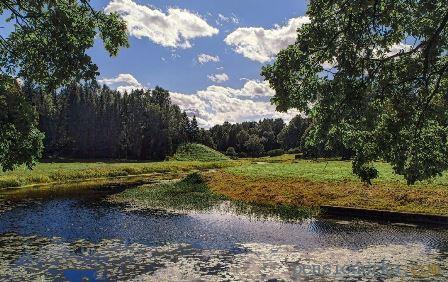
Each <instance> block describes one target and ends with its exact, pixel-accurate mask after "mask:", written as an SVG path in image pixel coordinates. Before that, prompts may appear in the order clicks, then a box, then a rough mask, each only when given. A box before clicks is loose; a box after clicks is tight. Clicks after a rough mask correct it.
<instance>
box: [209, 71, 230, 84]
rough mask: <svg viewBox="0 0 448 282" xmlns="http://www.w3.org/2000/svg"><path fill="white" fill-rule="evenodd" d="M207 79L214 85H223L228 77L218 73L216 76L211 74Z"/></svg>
mask: <svg viewBox="0 0 448 282" xmlns="http://www.w3.org/2000/svg"><path fill="white" fill-rule="evenodd" d="M208 79H210V80H211V81H213V82H215V83H223V82H226V81H227V80H229V76H228V75H227V74H226V73H218V74H212V75H209V76H208Z"/></svg>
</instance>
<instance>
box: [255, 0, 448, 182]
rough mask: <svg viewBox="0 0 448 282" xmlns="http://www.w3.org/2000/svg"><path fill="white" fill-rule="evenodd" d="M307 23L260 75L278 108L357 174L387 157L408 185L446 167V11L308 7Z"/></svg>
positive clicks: (421, 6) (357, 0) (335, 4)
mask: <svg viewBox="0 0 448 282" xmlns="http://www.w3.org/2000/svg"><path fill="white" fill-rule="evenodd" d="M307 14H308V16H309V17H310V20H311V23H310V24H307V25H305V26H304V27H303V28H302V29H300V30H299V31H298V39H297V42H296V43H295V44H293V45H291V46H289V47H288V48H287V49H285V50H283V51H281V52H280V53H279V54H278V56H277V58H276V60H275V62H274V63H273V64H272V65H269V66H266V67H265V68H264V69H263V72H262V73H263V75H264V77H265V78H266V79H267V80H268V81H269V82H270V84H271V86H272V87H273V88H274V89H275V90H276V95H275V97H274V98H273V99H272V101H273V103H275V104H276V105H277V108H278V110H281V111H284V110H287V109H289V108H297V109H300V110H302V111H304V112H305V113H307V114H308V115H309V116H310V117H311V118H312V119H313V124H314V126H315V128H314V129H313V131H314V134H311V135H309V136H310V138H314V140H308V141H309V142H322V140H325V142H326V143H327V145H328V146H331V143H332V142H333V141H334V140H337V141H338V142H343V143H344V146H346V147H347V148H349V149H351V150H353V151H354V153H355V155H354V159H353V170H354V172H355V173H356V174H357V175H359V176H360V177H361V179H362V180H364V181H366V182H369V183H370V181H371V179H373V178H375V177H377V175H378V172H377V170H376V169H375V167H374V163H373V162H374V161H376V160H384V161H386V162H388V163H390V164H391V165H392V166H393V169H394V170H395V172H396V173H397V174H400V175H403V176H404V177H405V178H406V180H407V181H408V183H409V184H413V183H415V182H416V181H420V180H424V179H428V178H431V177H434V176H437V175H439V174H441V173H442V172H443V171H445V170H446V169H447V168H448V142H447V140H448V56H447V55H448V26H447V23H448V5H447V1H442V0H439V1H423V0H344V1H339V0H311V1H310V4H309V10H308V12H307Z"/></svg>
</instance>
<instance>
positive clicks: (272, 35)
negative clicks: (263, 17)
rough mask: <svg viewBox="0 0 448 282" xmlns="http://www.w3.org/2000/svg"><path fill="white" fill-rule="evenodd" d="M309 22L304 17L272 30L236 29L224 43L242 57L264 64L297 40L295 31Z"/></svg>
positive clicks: (259, 28) (291, 20) (256, 28)
mask: <svg viewBox="0 0 448 282" xmlns="http://www.w3.org/2000/svg"><path fill="white" fill-rule="evenodd" d="M309 22H310V19H309V18H308V17H306V16H304V17H298V18H293V19H290V20H289V21H288V24H287V25H285V26H276V27H274V28H273V29H264V28H262V27H243V28H238V29H237V30H235V31H234V32H232V33H230V34H229V35H228V36H227V37H226V38H225V40H224V42H225V43H226V44H227V45H229V46H232V47H233V49H234V51H235V52H237V53H239V54H241V55H243V56H244V57H246V58H249V59H251V60H253V61H257V62H260V63H265V62H268V61H270V60H272V59H273V58H274V57H275V55H277V54H278V52H280V50H282V49H284V48H286V47H288V46H289V45H291V44H293V43H294V42H295V41H296V39H297V29H299V28H300V27H302V25H304V24H306V23H309Z"/></svg>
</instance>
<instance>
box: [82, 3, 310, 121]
mask: <svg viewBox="0 0 448 282" xmlns="http://www.w3.org/2000/svg"><path fill="white" fill-rule="evenodd" d="M92 4H93V6H95V7H96V8H97V9H104V10H106V12H118V13H120V15H122V16H123V18H124V19H125V20H126V21H127V22H128V28H129V39H130V45H131V47H130V48H128V49H123V50H122V51H121V52H120V54H119V56H118V57H114V58H111V57H109V56H108V54H107V53H106V52H105V51H104V49H103V47H102V45H101V43H100V41H98V43H97V44H96V45H95V47H94V48H93V49H91V50H90V51H89V52H90V54H91V55H92V57H93V58H94V61H95V63H97V64H98V66H99V68H100V72H101V75H100V77H99V81H100V82H102V83H104V84H108V85H109V86H111V87H112V88H118V89H120V90H123V91H124V90H125V89H132V88H139V87H144V88H154V87H155V86H161V87H163V88H165V89H168V90H169V91H170V92H172V93H173V94H172V97H173V101H174V102H175V103H178V104H179V105H180V106H181V108H183V109H184V110H186V111H187V112H188V113H189V114H190V115H193V114H194V115H197V116H198V117H199V120H200V123H201V125H202V126H205V127H209V126H211V125H213V124H216V123H222V122H223V121H224V120H229V121H231V122H240V121H244V120H257V119H261V118H264V117H282V118H285V119H289V118H291V117H292V116H293V115H294V114H297V113H296V112H292V113H290V114H279V113H275V111H274V107H272V106H271V105H269V98H270V97H271V96H272V95H273V91H272V90H271V89H269V88H268V86H267V84H266V83H264V82H263V81H262V77H261V76H260V71H261V67H262V66H263V65H264V64H267V63H269V62H270V59H271V58H272V57H274V54H275V53H276V52H278V51H279V50H280V49H281V48H284V47H286V46H287V45H288V44H291V43H292V42H293V41H294V40H295V38H296V35H295V30H296V29H297V28H298V27H300V26H301V25H302V24H303V23H306V21H307V18H306V17H305V12H306V8H307V2H306V1H302V0H181V1H166V0H164V1H163V0H154V1H152V0H111V1H104V0H94V1H93V2H92ZM200 55H202V58H203V59H204V60H202V63H200V62H199V56H200ZM207 58H208V60H207ZM218 58H219V59H218Z"/></svg>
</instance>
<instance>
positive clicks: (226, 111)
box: [171, 80, 300, 128]
mask: <svg viewBox="0 0 448 282" xmlns="http://www.w3.org/2000/svg"><path fill="white" fill-rule="evenodd" d="M274 94H275V92H274V90H272V89H271V88H270V87H269V85H268V83H267V82H259V81H254V80H249V81H247V82H246V83H245V85H244V86H243V87H242V88H239V89H235V88H230V87H222V86H216V85H213V86H209V87H208V88H207V89H205V90H201V91H198V92H196V93H195V94H191V95H188V94H182V93H171V99H172V101H173V103H175V104H177V105H179V106H180V107H181V109H183V110H185V111H186V112H187V113H188V114H189V115H190V116H192V115H196V117H197V120H198V123H199V124H200V125H201V126H203V127H207V128H208V127H211V126H213V125H215V124H222V123H224V122H225V121H229V122H232V123H236V122H243V121H251V120H260V119H263V118H283V119H285V120H286V121H289V120H290V119H291V118H293V117H294V116H295V115H297V114H300V113H299V112H298V111H296V110H293V111H290V112H289V113H279V112H277V111H276V110H275V106H273V105H271V103H270V102H269V98H270V97H272V96H273V95H274ZM259 98H264V99H259Z"/></svg>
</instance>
